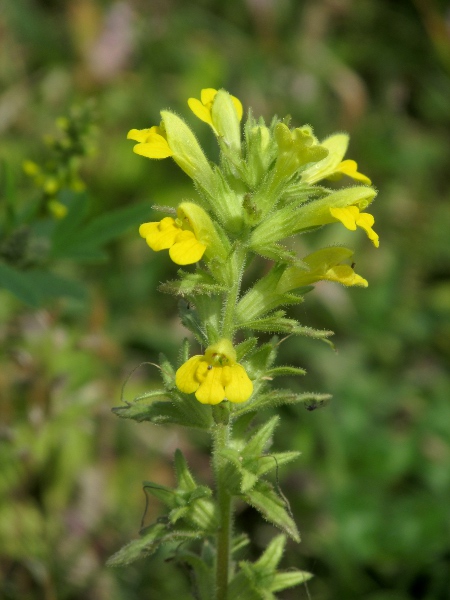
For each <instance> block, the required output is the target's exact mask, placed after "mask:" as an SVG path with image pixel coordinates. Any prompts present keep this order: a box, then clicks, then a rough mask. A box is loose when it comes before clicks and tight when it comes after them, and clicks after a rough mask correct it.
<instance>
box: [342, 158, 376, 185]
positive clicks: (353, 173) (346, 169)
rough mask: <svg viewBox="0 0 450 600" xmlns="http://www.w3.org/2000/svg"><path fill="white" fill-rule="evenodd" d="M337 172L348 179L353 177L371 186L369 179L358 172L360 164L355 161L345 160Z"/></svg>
mask: <svg viewBox="0 0 450 600" xmlns="http://www.w3.org/2000/svg"><path fill="white" fill-rule="evenodd" d="M336 172H337V173H343V174H344V175H347V176H348V177H351V178H352V179H355V180H356V181H361V182H362V183H366V184H367V185H370V184H371V183H372V182H371V180H370V179H369V178H368V177H366V176H365V175H363V174H362V173H359V172H358V164H357V163H356V161H354V160H343V161H342V162H341V163H340V164H339V165H338V167H337V169H336Z"/></svg>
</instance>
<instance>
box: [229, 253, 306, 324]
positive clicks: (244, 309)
mask: <svg viewBox="0 0 450 600" xmlns="http://www.w3.org/2000/svg"><path fill="white" fill-rule="evenodd" d="M285 269H286V265H284V264H282V265H277V266H275V267H273V268H272V269H271V270H270V272H269V273H268V274H267V275H266V276H265V277H263V278H262V279H260V280H259V281H257V282H256V283H255V285H254V286H253V287H251V288H250V289H249V290H248V291H247V293H246V294H245V295H244V297H243V298H241V300H240V301H239V303H238V305H237V307H236V319H237V321H238V323H239V327H241V326H242V325H243V324H246V323H248V322H249V321H254V320H255V319H258V318H260V317H262V316H264V315H266V314H267V313H268V312H270V311H272V310H274V309H275V308H277V307H279V306H282V305H288V304H300V303H301V302H303V298H302V297H301V296H298V295H297V294H292V293H279V292H277V291H276V288H277V285H278V282H279V281H280V278H281V277H282V275H283V273H284V271H285ZM246 327H247V326H246Z"/></svg>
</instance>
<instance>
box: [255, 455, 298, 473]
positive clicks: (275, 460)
mask: <svg viewBox="0 0 450 600" xmlns="http://www.w3.org/2000/svg"><path fill="white" fill-rule="evenodd" d="M300 455H301V452H298V451H297V450H292V451H291V452H273V453H272V454H266V455H265V456H260V457H259V458H258V460H257V463H256V465H255V467H254V472H255V473H256V475H257V476H258V477H261V476H262V475H264V474H265V473H268V472H269V471H272V470H273V469H278V467H281V465H285V464H286V463H288V462H292V461H293V460H295V459H296V458H298V457H299V456H300Z"/></svg>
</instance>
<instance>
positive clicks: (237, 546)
mask: <svg viewBox="0 0 450 600" xmlns="http://www.w3.org/2000/svg"><path fill="white" fill-rule="evenodd" d="M249 544H250V538H249V537H248V535H247V534H246V533H241V534H239V535H237V536H236V537H234V538H233V541H232V544H231V554H232V555H234V554H236V553H237V552H239V551H240V550H242V548H246V547H247V546H248V545H249Z"/></svg>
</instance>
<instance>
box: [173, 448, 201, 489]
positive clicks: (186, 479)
mask: <svg viewBox="0 0 450 600" xmlns="http://www.w3.org/2000/svg"><path fill="white" fill-rule="evenodd" d="M175 475H176V478H177V484H178V487H179V488H180V489H181V490H184V491H186V492H192V490H195V489H196V488H197V483H196V482H195V479H194V478H193V477H192V474H191V472H190V471H189V467H188V465H187V462H186V459H185V458H184V456H183V453H182V452H181V450H179V449H178V448H177V449H176V450H175Z"/></svg>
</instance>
